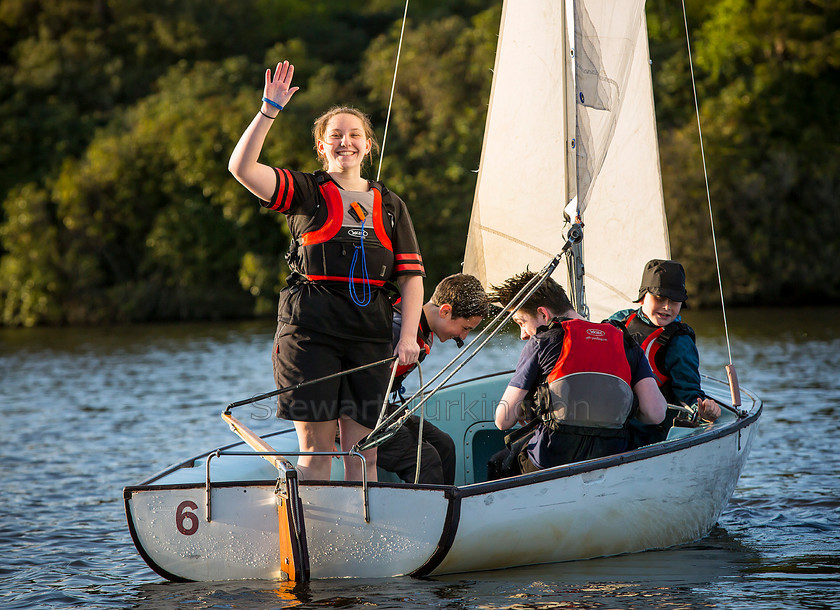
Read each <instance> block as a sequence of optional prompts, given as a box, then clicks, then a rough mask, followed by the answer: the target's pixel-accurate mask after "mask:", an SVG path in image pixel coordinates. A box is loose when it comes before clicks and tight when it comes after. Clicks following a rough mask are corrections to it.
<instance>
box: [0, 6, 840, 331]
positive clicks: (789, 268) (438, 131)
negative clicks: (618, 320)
mask: <svg viewBox="0 0 840 610" xmlns="http://www.w3.org/2000/svg"><path fill="white" fill-rule="evenodd" d="M403 4H404V3H403V1H402V0H374V1H368V2H364V3H362V2H359V3H352V2H351V3H339V4H337V3H335V2H332V1H331V0H307V1H305V2H304V1H302V0H241V1H240V2H236V3H230V2H222V1H221V0H202V1H201V2H198V1H197V0H177V1H176V0H153V1H149V0H143V1H140V0H97V1H95V2H89V1H83V0H54V1H53V2H49V3H46V2H40V1H38V0H4V2H3V3H0V201H2V211H0V323H2V324H6V325H32V324H62V323H93V322H103V321H140V320H150V319H191V318H212V317H228V316H231V317H232V316H249V315H254V314H266V313H268V312H272V311H273V309H274V307H275V302H276V293H277V291H278V290H279V289H280V288H281V287H282V286H283V278H284V275H285V272H286V269H285V263H284V261H283V256H282V255H283V253H284V252H285V250H286V247H287V244H288V234H287V232H286V229H285V224H284V223H283V221H282V218H281V217H280V216H279V215H277V214H270V213H264V212H262V211H261V210H260V208H259V206H258V205H257V203H256V202H255V201H254V200H253V198H252V197H250V196H249V195H248V194H247V193H246V192H245V190H244V189H242V188H241V187H240V186H239V185H238V184H237V183H236V182H235V181H234V180H233V179H232V178H231V177H230V175H229V174H228V173H227V169H226V167H227V159H228V156H229V154H230V151H231V149H232V148H233V145H234V143H235V141H236V139H237V138H238V137H239V134H240V133H241V131H242V129H243V128H244V126H245V125H246V124H247V122H248V121H249V120H250V119H251V117H252V116H253V114H254V112H255V109H256V105H257V103H258V98H259V87H260V83H261V80H262V74H263V71H264V69H265V67H266V66H269V65H273V64H274V63H275V62H276V61H277V60H278V59H282V58H287V57H288V58H290V59H292V60H293V61H294V62H295V65H296V80H297V81H298V82H299V84H301V85H302V90H301V91H300V92H299V93H298V95H296V96H295V103H294V104H293V105H290V107H289V109H288V110H286V111H284V114H283V117H282V118H281V120H280V121H278V124H277V125H276V126H275V128H274V129H275V131H280V130H281V129H282V132H283V137H282V138H279V137H273V138H271V137H270V138H269V142H268V143H267V146H266V149H265V151H264V154H265V158H266V160H270V161H271V162H272V163H273V164H277V165H286V166H290V167H298V168H302V169H315V168H316V167H317V165H316V161H315V159H314V155H313V154H312V143H311V135H310V134H309V130H308V126H309V125H310V124H311V121H312V119H313V118H314V117H315V116H317V115H318V114H319V113H320V112H321V111H322V110H324V108H325V107H326V106H328V105H329V104H331V103H334V102H339V101H341V102H343V103H350V104H355V105H358V106H360V107H363V108H364V109H366V110H367V111H368V112H370V113H371V114H372V115H373V117H374V123H375V125H376V126H377V127H378V128H379V134H380V138H381V134H382V129H383V128H384V124H385V114H386V109H387V103H388V96H389V92H390V85H391V77H392V73H393V62H394V57H395V55H396V44H397V39H398V35H399V26H400V23H399V20H400V19H401V17H402V10H403ZM500 5H501V2H500V1H499V0H460V1H455V0H414V1H413V2H412V3H411V7H410V22H409V23H408V24H407V27H406V38H405V40H404V42H403V50H402V56H401V63H400V73H399V78H398V81H397V91H396V96H395V100H394V107H393V110H392V115H391V122H390V126H389V133H388V140H387V146H386V151H385V153H386V154H385V158H384V164H383V167H382V178H383V179H384V180H386V182H387V183H388V185H389V186H390V187H392V188H393V189H394V190H395V191H396V192H398V193H400V194H401V195H402V196H403V198H404V199H406V201H407V202H409V205H410V206H411V207H412V209H413V210H414V213H413V218H414V220H415V224H416V228H417V232H418V237H419V239H420V241H421V245H422V248H423V253H424V258H425V260H426V265H427V270H428V272H429V278H428V284H429V285H428V286H427V288H431V287H432V286H433V285H434V283H436V282H437V280H439V279H440V278H441V277H443V276H444V275H447V274H449V273H453V272H455V271H457V270H458V269H459V265H460V261H461V259H462V256H463V246H464V239H465V238H464V236H465V234H466V226H467V222H468V219H469V210H470V208H471V204H472V193H473V190H474V187H475V173H474V170H476V169H477V167H478V161H479V157H480V146H481V140H482V137H483V128H484V119H485V112H486V100H487V96H488V94H489V90H490V81H491V70H492V66H493V58H494V53H495V44H496V36H497V31H498V22H499V16H500ZM687 5H688V10H689V25H690V27H691V34H692V47H693V51H694V59H695V73H696V76H697V83H698V90H699V97H700V99H701V101H702V106H701V120H702V124H703V131H704V137H705V143H706V161H707V169H708V173H709V177H710V180H711V185H712V201H713V204H714V210H715V216H716V223H717V227H716V228H717V230H718V246H719V249H720V252H721V257H722V264H723V265H724V267H725V268H726V271H727V272H726V274H725V280H726V282H727V284H726V285H725V286H724V288H725V290H726V291H727V296H728V298H729V300H730V302H736V303H737V302H740V303H764V304H767V303H783V302H788V301H793V300H796V299H802V298H812V299H814V298H816V299H823V300H837V299H838V298H840V280H838V279H837V277H835V274H834V273H833V269H834V260H835V258H836V257H837V255H838V250H840V240H838V238H837V233H838V229H840V227H838V224H840V214H838V201H837V200H838V192H839V191H840V189H838V186H840V185H838V180H839V179H838V176H840V172H838V169H840V168H838V167H837V165H838V164H840V155H839V154H838V152H840V151H838V142H840V137H838V136H839V135H840V134H838V133H837V131H838V127H837V122H836V121H835V120H834V112H833V104H834V103H835V100H837V99H838V93H840V91H838V87H840V79H838V74H837V70H838V61H840V59H838V58H840V48H838V47H840V35H838V14H840V11H838V10H837V9H838V7H837V6H836V3H835V2H829V1H820V0H813V1H810V2H806V1H801V0H799V1H798V0H777V1H774V2H771V1H770V0H752V1H747V0H714V1H712V2H708V1H706V2H701V1H700V0H690V1H689V2H688V3H687ZM647 12H648V20H649V28H650V34H651V53H652V57H653V59H654V64H653V68H654V79H655V91H654V93H655V96H656V99H657V112H658V120H659V136H660V143H661V159H662V166H663V178H664V181H665V189H666V205H667V207H668V213H669V224H670V230H671V243H672V250H673V255H674V256H675V257H676V258H679V259H680V260H682V261H683V262H684V263H685V264H686V267H687V268H688V275H689V281H690V283H691V284H692V285H690V286H689V290H690V292H691V293H692V295H697V298H693V302H695V303H698V304H701V303H703V302H705V301H716V300H717V298H718V297H717V286H716V282H717V280H716V277H715V276H714V272H713V268H712V266H711V265H709V264H708V263H710V262H711V258H712V256H713V253H712V250H711V245H710V243H709V241H710V238H709V237H708V235H709V231H708V211H707V204H706V196H705V191H704V186H703V178H702V177H703V173H702V166H701V162H700V159H699V155H698V152H697V145H696V129H697V127H696V120H695V118H694V114H693V98H692V94H691V89H690V80H689V77H688V63H687V56H686V51H685V35H684V32H683V24H682V14H681V7H680V3H676V2H672V1H671V0H649V2H648V7H647ZM377 169H378V167H376V166H374V167H371V168H370V169H369V171H370V175H371V176H375V175H376V172H377Z"/></svg>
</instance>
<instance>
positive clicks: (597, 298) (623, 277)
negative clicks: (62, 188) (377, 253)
mask: <svg viewBox="0 0 840 610" xmlns="http://www.w3.org/2000/svg"><path fill="white" fill-rule="evenodd" d="M514 205H515V206H517V209H516V210H514V209H513V208H512V206H514ZM584 219H585V223H584ZM640 237H643V238H642V239H640ZM669 254H670V252H669V245H668V237H667V225H666V222H665V216H664V206H663V201H662V189H661V179H660V175H659V163H658V153H657V145H656V132H655V123H654V114H653V98H652V88H651V76H650V67H649V60H648V47H647V32H646V24H645V14H644V2H643V1H642V0H635V1H631V0H626V1H625V2H618V3H617V2H614V1H612V0H567V1H566V2H556V1H554V0H515V1H512V0H507V1H506V2H505V6H504V10H503V14H502V23H501V32H500V39H499V46H498V50H497V56H496V68H495V74H494V80H493V88H492V93H491V100H490V107H489V110H488V118H487V125H486V131H485V139H484V146H483V149H482V159H481V167H480V173H479V178H478V185H477V188H476V195H475V201H474V206H473V214H472V220H471V223H470V233H469V236H468V240H467V254H466V260H465V270H466V271H467V272H469V273H473V274H475V275H477V276H478V277H480V278H481V279H482V281H483V282H484V283H485V285H487V284H491V283H498V282H500V281H501V280H503V279H504V278H506V277H508V276H510V275H512V274H514V273H517V272H520V271H522V270H524V269H525V267H526V265H527V266H530V268H531V269H532V270H533V269H542V272H541V273H539V274H538V275H537V278H535V280H536V281H539V279H540V278H543V277H547V276H548V275H549V274H551V273H552V272H553V271H554V269H555V268H556V267H557V266H558V265H559V264H560V263H561V262H562V261H563V260H565V261H566V264H567V269H568V275H569V281H568V282H566V285H567V286H568V290H569V293H570V296H573V297H574V298H573V300H574V303H575V306H576V308H577V309H578V311H580V312H581V313H585V314H588V315H589V317H590V318H591V319H593V320H596V321H597V320H601V319H603V318H605V317H607V316H608V315H609V314H611V313H612V312H614V311H617V310H619V309H622V308H624V307H626V306H627V304H628V303H630V302H631V301H632V300H633V295H634V294H635V289H636V287H637V282H638V278H639V274H640V272H641V270H642V268H643V265H644V263H645V262H646V261H647V260H649V259H652V258H670V257H669ZM584 260H585V267H584ZM584 270H585V273H584ZM532 288H533V287H532ZM521 296H522V297H523V298H526V297H527V296H528V295H527V294H523V295H521ZM507 319H509V315H508V316H507V317H505V314H502V315H500V316H499V317H498V318H497V319H496V320H494V321H493V322H491V323H490V324H488V325H487V327H486V328H485V329H484V330H483V333H482V334H480V335H479V336H478V337H476V338H475V339H474V340H473V341H472V342H471V343H470V345H469V346H468V347H467V348H466V349H465V350H463V354H465V356H464V358H462V362H461V363H460V364H458V365H457V366H456V367H454V370H451V372H448V375H447V376H445V377H443V379H442V381H438V379H439V378H441V377H442V376H443V374H444V372H446V371H449V369H451V368H452V367H453V365H454V363H455V361H453V362H452V363H450V364H449V365H447V367H445V368H444V369H443V370H441V371H440V372H439V373H438V374H437V375H436V376H435V377H434V378H433V379H432V381H430V382H429V383H428V384H426V387H429V386H432V385H434V384H436V385H434V387H433V388H432V389H431V390H430V391H426V392H424V393H423V394H422V395H415V397H413V398H412V400H411V401H409V403H408V404H409V406H410V407H411V408H412V409H414V410H417V409H422V408H425V409H426V410H428V411H433V412H435V413H437V414H438V415H439V418H438V419H435V424H436V425H437V426H438V427H439V428H441V429H443V430H444V431H446V432H448V433H449V434H450V435H451V436H452V438H453V439H454V440H455V441H456V443H455V444H456V449H457V454H458V455H457V460H458V465H459V466H458V473H457V480H456V484H455V485H454V486H437V485H412V484H403V483H398V482H395V480H394V479H390V480H389V479H387V478H384V477H383V479H381V482H367V481H362V482H344V481H343V480H341V478H342V474H341V472H340V469H339V468H338V467H336V468H335V469H334V474H333V480H330V481H299V480H298V479H297V476H296V474H297V473H296V471H295V468H294V462H295V460H296V459H297V455H299V453H298V444H297V440H296V438H295V435H294V431H293V430H292V429H284V430H279V431H277V432H275V433H272V434H268V435H265V436H263V437H259V436H257V435H256V434H254V433H252V432H251V431H250V430H248V429H247V427H246V426H244V425H243V424H242V423H241V422H240V421H239V420H237V419H236V417H235V416H234V415H233V413H232V407H235V406H237V405H238V404H245V403H249V402H253V400H247V401H241V403H233V404H232V405H230V406H229V407H228V409H227V410H226V411H225V412H224V414H223V418H224V419H225V421H226V422H227V424H228V425H230V426H231V428H232V429H233V430H234V432H236V433H237V434H238V435H239V436H240V437H241V438H242V439H243V440H242V441H241V442H238V443H232V444H230V445H227V446H224V447H219V448H217V449H213V450H211V451H205V452H203V453H201V454H199V455H197V456H195V457H192V458H190V459H187V460H184V461H183V462H181V463H179V464H175V465H173V466H172V467H170V468H167V469H166V470H164V471H162V472H160V473H158V474H156V475H154V476H152V477H150V478H149V479H147V480H145V481H143V482H141V483H139V484H137V485H133V486H130V487H126V488H125V490H124V499H125V509H126V515H127V519H128V525H129V529H130V532H131V535H132V538H133V540H134V543H135V545H136V546H137V549H138V550H139V552H140V554H141V556H142V557H143V558H144V559H145V560H146V562H147V563H148V564H149V566H150V567H151V568H152V569H153V570H154V571H155V572H157V573H158V574H160V575H161V576H163V577H164V578H167V579H170V580H193V581H204V580H231V579H254V578H256V579H284V580H285V579H288V580H293V581H302V580H306V579H308V578H335V577H362V578H375V577H390V576H399V575H413V576H424V575H438V574H448V573H458V572H469V571H477V570H488V569H500V568H508V567H513V566H522V565H529V564H539V563H550V562H560V561H571V560H581V559H587V558H593V557H601V556H608V555H617V554H621V553H632V552H638V551H644V550H649V549H662V548H667V547H671V546H674V545H678V544H683V543H688V542H692V541H694V540H697V539H699V538H702V537H704V536H706V535H707V534H708V533H709V531H710V530H711V528H712V527H713V525H714V524H715V522H716V521H717V519H718V517H719V516H720V514H721V512H722V511H723V510H724V508H725V507H726V505H727V502H728V501H729V499H730V498H731V496H732V494H733V492H734V490H735V486H736V484H737V482H738V478H739V476H740V473H741V471H742V469H743V467H744V463H745V462H746V459H747V455H748V453H749V450H750V446H751V444H752V442H753V438H754V436H755V434H756V429H757V423H758V420H759V417H760V414H761V408H762V403H761V400H760V399H759V398H758V397H757V396H755V395H754V394H752V393H751V392H750V391H749V390H746V389H745V388H739V387H738V386H737V379H735V378H734V376H730V379H729V381H728V383H727V382H722V381H718V380H714V379H710V378H704V382H703V383H704V391H705V392H706V393H707V394H708V395H709V396H711V397H712V398H715V399H716V400H717V401H718V402H720V403H721V404H723V405H725V409H724V411H723V415H722V416H721V417H720V418H719V419H718V420H717V421H715V422H714V423H701V424H700V425H696V427H674V428H672V429H671V432H670V433H669V437H668V439H667V440H666V441H663V442H660V443H656V444H653V445H649V446H647V447H643V448H641V449H637V450H635V451H630V452H627V453H622V454H619V455H614V456H609V457H605V458H599V459H594V460H588V461H585V462H579V463H574V464H568V465H565V466H559V467H555V468H550V469H546V470H543V471H540V472H536V473H531V474H527V475H521V476H517V477H511V478H509V479H503V480H497V481H487V480H486V478H487V459H488V458H489V457H490V456H491V455H492V454H493V453H495V452H496V451H498V450H499V449H501V447H502V443H503V441H502V438H503V434H504V432H501V431H499V430H497V429H496V428H495V425H494V424H493V413H494V410H495V405H496V402H495V401H496V400H498V398H500V397H501V395H502V393H503V391H504V389H505V387H506V385H507V383H508V380H509V379H510V374H511V372H510V371H508V372H503V373H494V374H489V375H487V376H484V377H481V378H477V379H472V380H469V381H465V382H460V383H453V384H449V385H447V382H448V381H449V380H450V379H451V377H452V376H453V375H454V374H455V373H456V372H457V371H458V370H459V369H460V367H461V366H463V364H465V362H466V360H469V359H470V358H472V357H473V356H475V355H476V354H478V353H479V352H480V349H481V347H483V345H485V344H486V342H487V341H489V340H490V339H491V338H492V337H493V335H494V334H495V333H496V332H498V331H499V329H501V327H502V326H503V325H504V324H505V322H506V321H507ZM485 335H486V337H485ZM477 342H479V343H478V344H477V346H476V347H475V348H473V346H474V345H476V343H477ZM456 360H457V359H456ZM278 392H279V391H278ZM274 394H275V393H269V394H266V395H263V397H266V396H270V395H274ZM420 412H422V411H418V413H420ZM399 423H400V422H399V420H396V421H388V420H386V421H385V422H383V427H382V429H379V428H378V429H377V431H375V432H374V434H372V435H370V436H369V437H368V442H369V443H370V444H371V446H372V445H375V444H376V443H377V442H380V441H381V440H382V439H383V438H385V437H386V436H387V431H388V429H389V428H393V426H397V425H399ZM377 433H378V434H377ZM349 454H350V455H351V457H353V458H354V459H363V458H362V456H361V454H359V453H358V452H357V451H351V452H349ZM336 455H348V454H343V453H339V452H337V453H336ZM336 462H337V460H336ZM363 470H364V469H363Z"/></svg>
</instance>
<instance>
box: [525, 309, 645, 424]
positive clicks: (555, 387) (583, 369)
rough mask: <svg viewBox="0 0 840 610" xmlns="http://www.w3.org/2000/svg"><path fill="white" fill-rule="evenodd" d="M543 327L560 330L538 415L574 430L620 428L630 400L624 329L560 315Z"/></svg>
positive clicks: (630, 406)
mask: <svg viewBox="0 0 840 610" xmlns="http://www.w3.org/2000/svg"><path fill="white" fill-rule="evenodd" d="M555 325H556V322H555ZM547 332H562V333H563V347H562V351H561V353H560V356H559V357H558V358H557V362H556V363H555V364H554V368H553V369H552V370H551V372H550V373H549V374H548V376H547V377H546V379H545V382H544V383H543V384H542V385H541V387H540V389H539V390H538V392H537V396H536V403H537V409H538V411H537V412H538V414H539V415H540V417H541V418H542V420H543V421H544V422H545V423H546V424H547V425H548V426H549V427H550V428H552V429H555V430H556V429H565V430H568V431H574V432H575V433H578V434H586V433H587V429H589V430H592V433H594V434H600V433H602V432H605V431H608V430H615V431H617V430H622V429H624V427H625V425H626V423H627V420H628V419H629V418H630V416H631V413H632V411H633V404H634V400H633V390H632V388H631V382H632V372H631V370H630V363H629V362H628V360H627V354H626V351H625V335H624V333H623V332H622V331H621V330H620V329H618V328H616V327H615V326H613V325H612V324H605V323H602V324H596V323H594V322H589V321H587V320H563V321H562V322H560V328H557V327H556V326H553V327H550V328H549V330H548V331H547Z"/></svg>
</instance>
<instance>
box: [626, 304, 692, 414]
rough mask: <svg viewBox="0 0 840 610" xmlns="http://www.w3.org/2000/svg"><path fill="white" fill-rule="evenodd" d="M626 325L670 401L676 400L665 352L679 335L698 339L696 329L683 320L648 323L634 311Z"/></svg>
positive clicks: (661, 389) (628, 317)
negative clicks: (659, 324) (660, 323)
mask: <svg viewBox="0 0 840 610" xmlns="http://www.w3.org/2000/svg"><path fill="white" fill-rule="evenodd" d="M623 323H624V326H625V328H627V332H628V333H629V334H630V336H631V337H633V339H634V340H635V341H636V343H638V344H639V346H640V347H641V348H642V351H643V352H644V353H645V358H647V360H648V363H650V368H651V369H652V370H653V374H654V376H655V377H656V383H657V384H658V385H659V389H660V391H661V392H662V394H663V395H664V396H665V399H666V400H667V401H668V402H675V397H674V393H673V390H672V389H671V377H670V376H669V375H668V373H667V372H666V370H665V354H666V353H667V352H668V344H669V343H670V342H671V339H673V338H674V337H676V336H677V335H688V336H689V337H691V340H692V341H696V339H695V337H694V330H693V329H692V328H691V327H690V326H689V325H688V324H685V323H683V322H671V323H670V324H668V325H667V326H654V325H651V324H646V323H645V322H644V321H643V320H642V319H641V318H640V317H639V315H638V312H636V311H634V312H632V313H631V314H630V315H628V316H627V318H625V320H624V322H623Z"/></svg>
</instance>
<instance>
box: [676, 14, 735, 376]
mask: <svg viewBox="0 0 840 610" xmlns="http://www.w3.org/2000/svg"><path fill="white" fill-rule="evenodd" d="M682 9H683V22H684V23H685V44H686V46H687V47H688V67H689V68H690V70H691V89H692V92H693V93H694V112H695V114H696V115H697V133H698V136H699V138H700V157H701V159H702V160H703V179H704V180H705V183H706V200H707V201H708V204H709V224H710V225H711V227H712V245H713V247H714V250H715V268H716V269H717V279H718V288H719V289H720V306H721V310H722V312H723V332H724V335H725V336H726V350H727V352H728V353H729V364H732V345H731V344H730V342H729V325H728V323H727V321H726V303H725V302H724V299H723V281H722V280H721V276H720V259H719V258H718V247H717V236H716V234H715V219H714V214H713V213H712V195H711V192H710V191H709V174H708V172H707V170H706V151H705V149H704V147H703V129H702V127H701V126H700V105H699V104H698V103H697V84H696V82H695V80H694V62H693V61H692V59H691V39H690V37H689V35H688V16H687V15H686V10H685V0H682Z"/></svg>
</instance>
